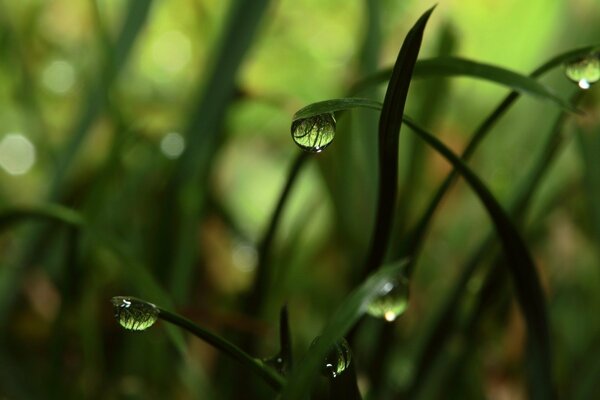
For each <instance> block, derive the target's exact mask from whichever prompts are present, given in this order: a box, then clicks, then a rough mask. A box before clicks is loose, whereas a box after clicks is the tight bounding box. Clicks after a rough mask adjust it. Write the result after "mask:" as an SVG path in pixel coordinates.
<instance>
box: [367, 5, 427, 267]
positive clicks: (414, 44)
mask: <svg viewBox="0 0 600 400" xmlns="http://www.w3.org/2000/svg"><path fill="white" fill-rule="evenodd" d="M432 12H433V8H431V9H429V10H428V11H427V12H425V13H424V14H423V15H422V16H421V18H419V19H418V20H417V22H416V23H415V25H414V26H413V27H412V28H411V30H410V31H409V32H408V34H407V35H406V38H405V39H404V43H403V44H402V47H401V48H400V53H399V54H398V59H397V61H396V65H395V66H394V70H393V72H392V77H391V79H390V83H389V85H388V88H387V91H386V94H385V99H384V101H383V108H382V110H381V115H380V117H379V156H378V157H379V190H378V198H377V209H376V217H375V225H374V232H373V235H372V238H371V243H370V248H369V251H368V255H367V259H366V265H365V267H364V272H363V275H367V274H369V273H371V272H372V271H374V270H376V269H377V268H379V266H380V265H381V263H382V261H383V257H384V255H385V251H386V249H387V244H388V241H389V237H390V232H391V227H392V220H393V217H394V206H395V201H396V193H397V186H398V185H397V180H398V142H399V138H400V127H401V125H402V116H403V114H404V106H405V104H406V98H407V96H408V88H409V87H410V81H411V79H412V73H413V69H414V66H415V62H416V60H417V56H418V55H419V49H420V48H421V42H422V39H423V32H424V30H425V26H426V25H427V21H428V19H429V16H430V15H431V13H432Z"/></svg>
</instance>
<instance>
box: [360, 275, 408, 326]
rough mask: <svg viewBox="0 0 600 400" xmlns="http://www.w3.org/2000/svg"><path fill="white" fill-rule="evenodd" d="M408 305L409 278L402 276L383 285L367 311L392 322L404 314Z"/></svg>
mask: <svg viewBox="0 0 600 400" xmlns="http://www.w3.org/2000/svg"><path fill="white" fill-rule="evenodd" d="M407 307H408V279H406V278H405V277H400V278H397V279H395V280H393V281H391V282H387V283H386V284H385V285H384V286H383V288H382V289H381V291H380V293H379V294H378V295H377V297H375V299H373V301H371V303H370V304H369V306H368V308H367V313H368V314H369V315H371V316H373V317H376V318H383V319H385V320H386V321H388V322H392V321H394V320H395V319H396V318H397V317H398V316H399V315H402V314H403V313H404V311H406V308H407Z"/></svg>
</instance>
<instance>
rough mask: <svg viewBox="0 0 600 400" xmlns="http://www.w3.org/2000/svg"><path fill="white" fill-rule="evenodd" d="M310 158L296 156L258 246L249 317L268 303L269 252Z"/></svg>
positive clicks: (248, 306) (300, 155) (249, 300)
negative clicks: (286, 208) (285, 210)
mask: <svg viewBox="0 0 600 400" xmlns="http://www.w3.org/2000/svg"><path fill="white" fill-rule="evenodd" d="M308 157H309V155H308V153H306V152H304V151H303V152H300V153H298V155H297V156H296V159H295V160H294V162H293V164H292V166H291V168H290V171H289V173H288V176H287V179H286V182H285V185H284V187H283V190H282V191H281V194H280V195H279V199H278V201H277V205H276V206H275V210H274V211H273V215H272V216H271V219H270V221H269V225H268V226H267V229H266V231H265V233H264V236H263V238H262V240H261V241H260V244H259V246H258V262H257V267H256V275H255V278H254V285H253V286H252V289H251V292H250V293H249V294H248V297H247V300H246V302H245V309H246V312H247V313H248V314H249V315H258V314H259V313H260V312H261V310H262V309H263V306H264V303H265V301H266V296H267V295H268V293H270V290H269V283H270V279H271V278H272V277H271V276H270V271H269V251H270V250H271V249H272V247H273V241H274V240H275V233H276V231H277V228H278V226H279V224H280V221H281V218H282V216H283V211H284V209H285V206H286V205H287V204H288V200H289V198H290V194H291V192H292V189H293V187H294V185H295V184H296V182H297V179H298V176H299V174H300V171H301V170H302V168H303V167H304V165H306V161H307V160H308Z"/></svg>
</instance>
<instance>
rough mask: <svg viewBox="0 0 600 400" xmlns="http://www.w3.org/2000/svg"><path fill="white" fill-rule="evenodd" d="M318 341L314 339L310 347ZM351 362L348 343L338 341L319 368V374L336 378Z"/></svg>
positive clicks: (343, 340) (344, 340)
mask: <svg viewBox="0 0 600 400" xmlns="http://www.w3.org/2000/svg"><path fill="white" fill-rule="evenodd" d="M318 341H319V338H318V337H317V338H315V340H313V342H312V344H311V347H312V346H314V345H315V344H316V343H317V342H318ZM351 362H352V351H351V350H350V345H349V344H348V341H347V340H346V339H344V338H341V339H340V340H338V341H337V342H336V343H335V345H334V346H333V348H332V349H331V351H330V352H329V354H327V357H325V360H324V362H323V365H322V367H321V374H322V375H323V376H326V377H328V378H337V377H338V376H339V375H340V374H341V373H343V372H344V371H345V370H346V369H348V367H349V366H350V363H351Z"/></svg>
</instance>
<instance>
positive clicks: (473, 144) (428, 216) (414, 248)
mask: <svg viewBox="0 0 600 400" xmlns="http://www.w3.org/2000/svg"><path fill="white" fill-rule="evenodd" d="M594 48H595V46H586V47H582V48H580V49H576V50H572V51H567V52H565V53H562V54H559V55H557V56H555V57H553V58H551V59H550V60H549V61H547V62H545V63H544V64H542V65H541V66H540V67H538V68H536V69H535V70H534V71H533V72H532V73H531V75H530V76H531V77H532V78H538V77H540V76H542V75H543V74H545V73H546V72H548V71H550V70H552V69H554V68H556V67H558V66H561V65H562V63H564V62H565V61H567V60H569V59H571V58H573V57H577V56H581V55H584V54H587V53H589V52H590V51H591V50H593V49H594ZM519 96H520V94H519V93H518V92H514V91H513V92H511V93H509V94H508V95H507V96H506V97H505V98H504V99H503V100H502V101H501V102H500V104H498V106H497V107H496V108H495V109H494V111H492V112H491V113H490V114H489V115H488V116H487V118H486V119H485V120H484V121H483V122H482V123H481V124H480V125H479V126H478V127H477V129H476V130H475V132H474V133H473V135H472V136H471V140H470V141H469V143H468V144H467V147H466V148H465V150H464V151H463V153H462V155H461V158H462V159H463V160H464V161H467V160H469V159H470V157H471V156H472V155H473V153H474V152H475V150H476V149H477V146H478V145H479V144H480V143H481V141H483V139H484V138H485V137H486V136H487V134H488V133H489V132H490V131H491V129H492V128H493V127H494V125H495V124H496V122H498V120H499V119H500V117H502V116H503V115H504V114H505V113H506V112H507V111H508V110H509V109H510V107H511V106H512V105H513V104H514V102H515V101H516V100H517V99H518V98H519ZM457 177H458V173H457V171H456V169H455V168H454V167H453V169H452V171H451V172H450V173H449V174H448V176H447V177H446V179H445V180H444V181H443V182H442V184H441V185H440V187H439V188H438V190H437V192H436V193H435V194H434V196H433V197H432V199H431V201H430V202H429V204H428V206H427V208H426V209H425V212H424V213H423V215H422V217H421V218H420V219H419V221H418V222H417V224H416V226H415V227H414V228H413V230H412V232H411V234H410V235H409V237H408V240H406V241H404V242H403V244H402V245H401V246H400V247H399V248H398V252H397V254H396V257H409V258H411V259H412V260H413V261H414V262H413V263H411V265H409V266H408V269H407V271H406V273H407V275H408V276H409V277H410V276H411V275H412V273H413V272H414V267H415V265H416V264H417V263H416V260H417V258H418V256H419V253H420V251H421V247H422V246H423V243H424V239H425V235H426V234H427V231H428V229H429V226H430V225H431V221H432V220H433V216H434V214H435V211H436V210H437V208H438V206H439V205H440V203H441V201H442V199H443V198H444V196H445V195H446V193H447V192H448V189H450V187H451V186H452V184H453V183H454V182H455V180H456V178H457Z"/></svg>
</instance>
